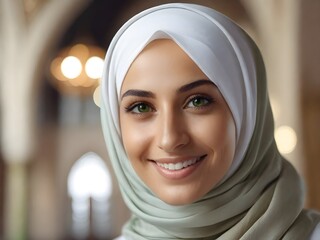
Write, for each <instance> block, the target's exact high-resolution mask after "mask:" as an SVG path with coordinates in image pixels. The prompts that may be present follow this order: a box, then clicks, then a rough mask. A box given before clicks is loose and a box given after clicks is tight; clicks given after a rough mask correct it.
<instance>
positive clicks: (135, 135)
mask: <svg viewBox="0 0 320 240" xmlns="http://www.w3.org/2000/svg"><path fill="white" fill-rule="evenodd" d="M120 95H121V102H120V110H119V117H120V128H121V136H122V140H123V144H124V148H125V150H126V152H127V155H128V158H129V160H130V161H131V164H132V166H133V168H134V169H135V171H136V173H137V174H138V176H139V177H140V178H141V179H142V181H143V182H144V183H145V184H146V185H147V186H148V187H149V188H150V189H151V191H152V192H153V193H154V194H155V195H157V196H158V197H159V198H160V199H161V200H163V201H164V202H166V203H168V204H172V205H184V204H190V203H192V202H195V201H197V200H199V199H201V198H202V197H203V196H204V195H205V194H206V193H208V192H209V191H210V190H211V189H212V188H213V187H214V186H215V185H216V184H217V183H218V182H219V181H220V180H221V179H222V178H223V176H224V175H225V174H226V173H227V171H228V169H229V167H230V165H231V163H232V160H233V157H234V152H235V141H236V140H235V136H236V130H235V124H234V121H233V118H232V115H231V112H230V110H229V107H228V105H227V104H226V102H225V100H224V99H223V97H222V95H221V94H220V92H219V90H218V89H217V87H216V86H215V85H214V84H213V83H212V82H211V81H210V80H209V79H208V78H207V76H206V75H205V74H204V73H203V72H202V71H201V70H200V69H199V67H198V66H197V65H196V64H195V63H194V62H193V61H192V60H191V59H190V58H189V56H188V55H187V54H186V53H185V52H184V51H183V50H182V49H181V48H180V47H179V46H178V45H177V44H176V43H174V42H173V41H172V40H164V39H163V40H155V41H153V42H151V43H150V44H149V45H148V46H147V47H146V48H145V49H144V50H143V51H142V52H141V53H140V54H139V55H138V57H137V58H136V59H135V61H134V62H133V63H132V65H131V67H130V68H129V70H128V73H127V75H126V77H125V79H124V82H123V85H122V88H121V93H120Z"/></svg>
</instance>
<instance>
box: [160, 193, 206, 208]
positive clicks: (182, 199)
mask: <svg viewBox="0 0 320 240" xmlns="http://www.w3.org/2000/svg"><path fill="white" fill-rule="evenodd" d="M174 195H176V196H173V195H172V194H171V195H170V194H169V196H168V195H165V196H163V195H158V198H160V200H162V201H163V202H165V203H167V204H169V205H172V206H183V205H189V204H192V203H194V202H196V201H198V200H199V199H200V197H195V196H183V195H179V194H174Z"/></svg>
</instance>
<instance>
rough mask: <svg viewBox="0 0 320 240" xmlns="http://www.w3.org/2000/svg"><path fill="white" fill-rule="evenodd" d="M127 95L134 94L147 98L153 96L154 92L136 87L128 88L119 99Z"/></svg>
mask: <svg viewBox="0 0 320 240" xmlns="http://www.w3.org/2000/svg"><path fill="white" fill-rule="evenodd" d="M127 96H136V97H147V98H155V95H154V93H152V92H150V91H144V90H138V89H130V90H128V91H126V92H125V93H124V94H123V95H122V96H121V100H122V99H123V98H124V97H127Z"/></svg>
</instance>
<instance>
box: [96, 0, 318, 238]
mask: <svg viewBox="0 0 320 240" xmlns="http://www.w3.org/2000/svg"><path fill="white" fill-rule="evenodd" d="M158 38H170V39H172V40H174V41H175V42H176V43H177V44H178V45H179V46H180V47H181V48H182V49H183V50H184V51H185V52H186V53H187V54H188V55H189V56H190V57H191V58H192V59H193V60H194V61H195V63H196V64H197V65H198V66H199V67H200V68H201V69H202V71H203V72H204V73H205V74H206V75H207V76H208V77H209V78H210V79H212V81H213V82H214V83H215V84H216V85H217V86H218V88H219V90H220V91H221V93H222V95H223V96H224V98H225V100H226V102H227V103H228V105H229V107H230V109H231V112H232V114H233V117H234V119H235V124H236V128H237V149H236V154H235V159H234V162H233V164H232V166H231V169H230V170H229V172H228V174H227V175H226V176H225V178H224V179H223V181H222V182H221V183H220V184H219V185H218V186H217V187H215V188H214V189H212V190H211V191H210V192H209V193H208V194H207V195H205V196H204V197H203V198H202V199H201V200H199V201H197V202H195V203H192V204H190V205H184V206H171V205H168V204H166V203H164V202H163V201H161V200H160V199H159V198H158V197H157V196H155V195H154V194H153V193H152V192H151V191H150V189H148V187H147V186H146V185H145V184H144V183H143V182H142V181H141V180H140V179H139V177H138V176H137V175H136V173H135V172H134V170H133V168H132V166H131V164H130V161H129V160H128V158H127V155H126V153H125V151H124V147H123V144H122V141H121V132H120V129H119V120H118V107H119V106H118V100H119V99H118V98H119V91H120V88H121V84H122V81H123V79H124V76H125V74H126V72H127V70H128V68H129V67H130V64H131V63H132V61H133V60H134V59H135V57H136V56H137V55H138V54H139V52H140V51H141V50H142V49H143V48H144V47H145V46H146V45H147V44H148V43H149V42H151V41H152V40H155V39H158ZM101 89H102V106H101V119H102V126H103V131H104V136H105V140H106V144H107V149H108V152H109V156H110V159H111V162H112V165H113V168H114V172H115V174H116V176H117V179H118V182H119V185H120V189H121V192H122V196H123V199H124V201H125V203H126V204H127V206H128V208H129V209H130V210H131V212H132V217H131V219H130V220H129V221H128V222H127V224H126V225H125V226H124V228H123V235H124V236H125V238H126V239H128V240H130V239H137V240H139V239H165V240H168V239H228V240H236V239H250V240H251V239H252V240H256V239H267V240H272V239H288V240H294V239H297V240H298V239H299V240H301V239H308V237H309V236H310V234H311V232H312V231H313V229H314V228H315V226H316V224H317V223H318V222H319V221H320V216H319V215H318V214H317V213H315V212H312V211H307V210H303V204H304V202H303V199H304V189H303V185H302V182H301V180H300V177H299V176H298V175H297V173H296V171H295V170H294V168H293V167H292V166H291V164H290V163H289V162H288V161H286V160H285V159H283V157H282V156H281V155H280V154H279V152H278V150H277V147H276V144H275V141H274V137H273V132H274V126H273V117H272V112H271V108H270V104H269V99H268V94H267V86H266V74H265V69H264V64H263V61H262V58H261V56H260V52H259V50H258V49H257V48H256V46H255V44H254V43H253V42H252V40H251V39H250V38H249V37H248V36H247V35H246V34H245V33H244V32H243V31H242V30H241V29H240V28H239V27H238V26H237V25H236V24H234V23H233V22H232V21H231V20H229V19H228V18H226V17H225V16H223V15H221V14H219V13H217V12H216V11H214V10H212V9H209V8H206V7H202V6H199V5H192V4H166V5H161V6H158V7H155V8H152V9H148V10H146V11H144V12H142V13H140V14H138V15H136V16H134V17H133V18H132V19H130V20H129V21H128V22H127V23H126V24H125V25H124V26H123V27H122V28H121V29H120V30H119V32H118V33H117V34H116V36H115V37H114V39H113V41H112V42H111V44H110V47H109V49H108V53H107V56H106V61H105V69H104V75H103V78H102V88H101Z"/></svg>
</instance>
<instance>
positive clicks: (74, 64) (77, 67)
mask: <svg viewBox="0 0 320 240" xmlns="http://www.w3.org/2000/svg"><path fill="white" fill-rule="evenodd" d="M81 71H82V65H81V62H80V60H79V59H78V58H77V57H74V56H68V57H66V58H65V59H63V61H62V63H61V72H62V74H63V75H64V76H65V77H67V78H69V79H74V78H76V77H78V76H80V74H81Z"/></svg>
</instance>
